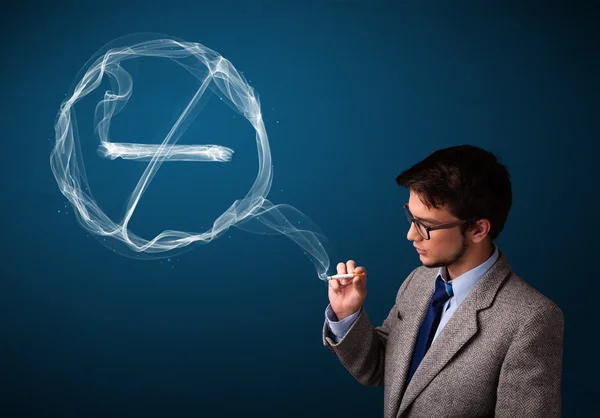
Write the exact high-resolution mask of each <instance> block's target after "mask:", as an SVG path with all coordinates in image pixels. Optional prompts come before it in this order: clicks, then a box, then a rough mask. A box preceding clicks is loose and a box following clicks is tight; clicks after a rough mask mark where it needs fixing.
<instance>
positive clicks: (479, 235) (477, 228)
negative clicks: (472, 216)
mask: <svg viewBox="0 0 600 418" xmlns="http://www.w3.org/2000/svg"><path fill="white" fill-rule="evenodd" d="M491 227H492V224H491V223H490V221H488V220H487V219H479V220H478V221H477V222H476V223H475V225H474V226H472V227H471V229H470V230H469V235H470V236H471V241H473V242H475V243H479V242H481V241H483V240H484V239H485V237H487V236H488V234H489V233H490V229H491Z"/></svg>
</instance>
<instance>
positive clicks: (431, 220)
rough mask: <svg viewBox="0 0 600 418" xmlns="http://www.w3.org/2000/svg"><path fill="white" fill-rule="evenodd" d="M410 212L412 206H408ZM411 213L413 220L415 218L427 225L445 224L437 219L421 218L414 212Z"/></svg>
mask: <svg viewBox="0 0 600 418" xmlns="http://www.w3.org/2000/svg"><path fill="white" fill-rule="evenodd" d="M407 206H408V205H407ZM408 210H409V211H410V206H408ZM410 213H411V215H412V216H413V218H415V219H416V220H418V221H425V222H427V223H432V224H441V223H443V222H440V221H438V220H437V219H431V218H421V217H418V216H415V215H414V214H413V213H412V212H410Z"/></svg>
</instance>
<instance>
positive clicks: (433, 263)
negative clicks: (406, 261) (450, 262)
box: [419, 255, 444, 269]
mask: <svg viewBox="0 0 600 418" xmlns="http://www.w3.org/2000/svg"><path fill="white" fill-rule="evenodd" d="M419 258H420V259H421V263H423V265H424V266H425V267H427V268H430V269H432V268H437V267H443V266H444V263H440V262H439V261H435V260H430V259H429V258H428V257H426V256H423V255H420V256H419Z"/></svg>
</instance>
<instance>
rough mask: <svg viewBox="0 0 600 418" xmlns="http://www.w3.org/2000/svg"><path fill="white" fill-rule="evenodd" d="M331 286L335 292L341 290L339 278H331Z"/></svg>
mask: <svg viewBox="0 0 600 418" xmlns="http://www.w3.org/2000/svg"><path fill="white" fill-rule="evenodd" d="M329 287H331V289H332V290H333V291H334V292H335V293H339V292H340V283H339V281H338V280H329Z"/></svg>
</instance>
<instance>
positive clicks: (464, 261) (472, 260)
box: [447, 241, 495, 280]
mask: <svg viewBox="0 0 600 418" xmlns="http://www.w3.org/2000/svg"><path fill="white" fill-rule="evenodd" d="M494 249H495V248H494V244H493V243H492V242H491V241H486V242H485V243H480V244H476V245H473V246H472V247H470V248H469V249H467V251H466V252H465V254H464V255H463V256H462V257H461V258H460V260H458V261H457V262H456V263H454V264H451V265H449V266H448V267H447V268H448V280H452V279H455V278H457V277H459V276H461V275H463V274H464V273H466V272H467V271H469V270H472V269H474V268H475V267H477V266H478V265H480V264H483V263H485V261H486V260H487V259H488V258H490V257H491V256H492V254H493V253H494Z"/></svg>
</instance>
